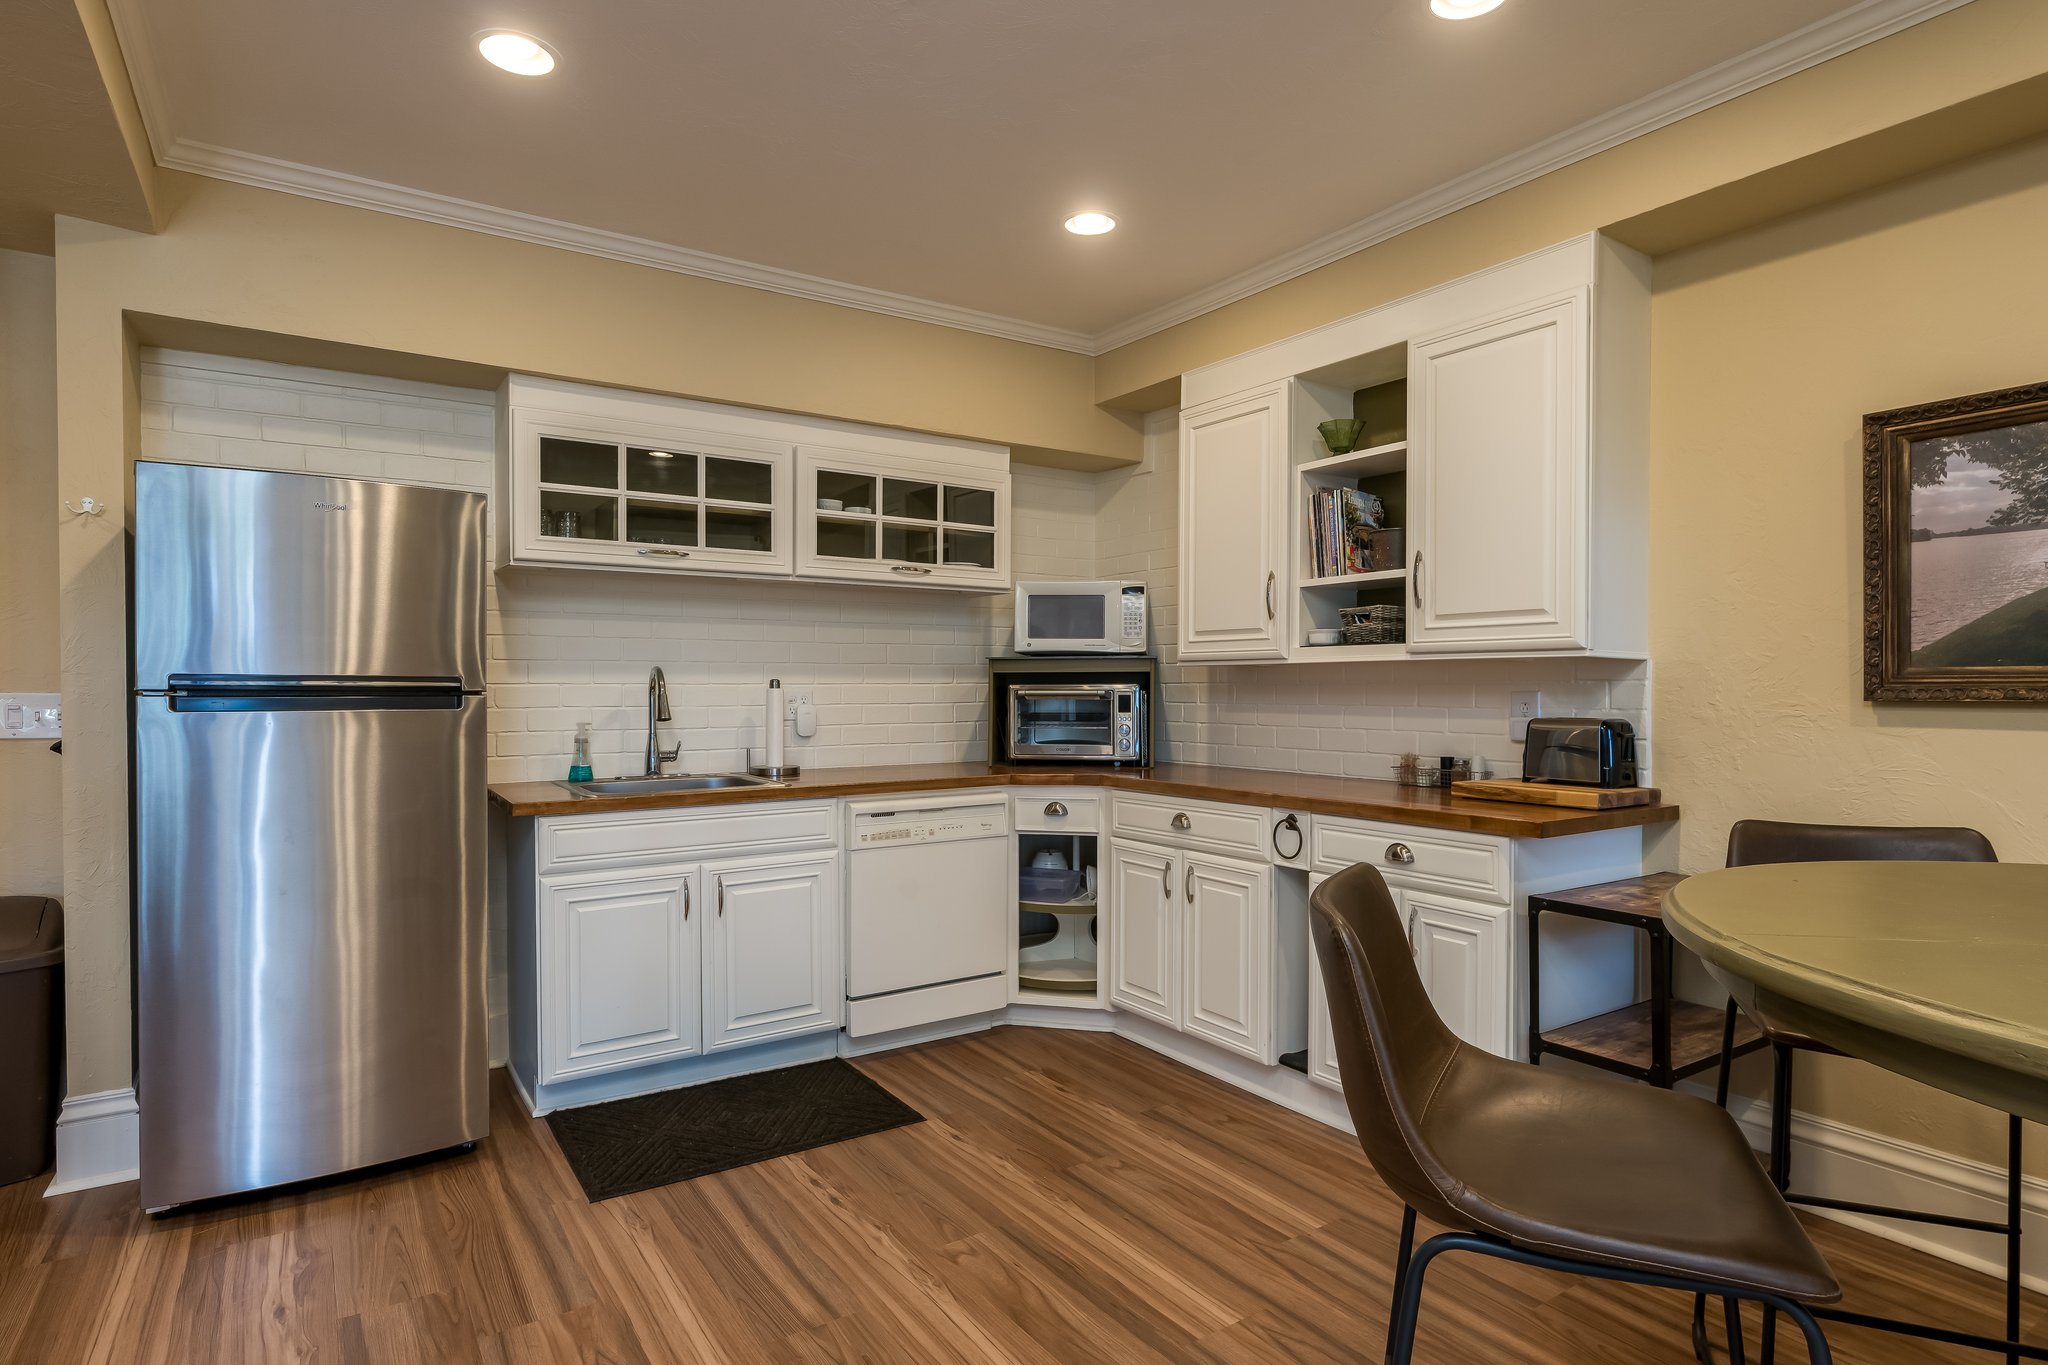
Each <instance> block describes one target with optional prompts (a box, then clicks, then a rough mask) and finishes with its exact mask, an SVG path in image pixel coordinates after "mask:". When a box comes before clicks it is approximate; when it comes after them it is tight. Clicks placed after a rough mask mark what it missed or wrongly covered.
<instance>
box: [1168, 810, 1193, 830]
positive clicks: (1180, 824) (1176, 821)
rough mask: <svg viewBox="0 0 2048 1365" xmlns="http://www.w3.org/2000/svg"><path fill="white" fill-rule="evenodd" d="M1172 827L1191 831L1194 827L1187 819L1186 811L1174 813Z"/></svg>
mask: <svg viewBox="0 0 2048 1365" xmlns="http://www.w3.org/2000/svg"><path fill="white" fill-rule="evenodd" d="M1173 827H1174V828H1175V829H1193V828H1194V827H1195V822H1194V821H1192V820H1190V819H1188V813H1187V812H1186V811H1184V810H1183V811H1175V812H1174V815H1173Z"/></svg>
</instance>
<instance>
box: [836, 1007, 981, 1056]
mask: <svg viewBox="0 0 2048 1365" xmlns="http://www.w3.org/2000/svg"><path fill="white" fill-rule="evenodd" d="M1001 1019H1002V1015H1001V1014H1000V1013H995V1014H970V1015H968V1016H967V1017H966V1018H964V1019H944V1020H941V1021H940V1022H938V1023H936V1024H913V1025H912V1026H911V1027H909V1028H899V1029H891V1030H890V1031H889V1032H887V1033H873V1034H869V1035H868V1036H867V1037H864V1038H856V1037H854V1036H853V1035H852V1034H850V1033H842V1034H840V1035H839V1055H840V1056H842V1057H865V1056H867V1055H869V1054H870V1053H874V1052H894V1051H895V1050H896V1049H897V1048H901V1047H916V1046H917V1045H918V1044H919V1043H936V1042H938V1041H939V1040H940V1039H942V1038H959V1037H963V1036H965V1035H967V1034H969V1033H983V1032H986V1031H987V1030H989V1029H991V1028H994V1027H995V1026H996V1024H997V1022H998V1021H1000V1020H1001Z"/></svg>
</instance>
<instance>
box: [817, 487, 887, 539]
mask: <svg viewBox="0 0 2048 1365" xmlns="http://www.w3.org/2000/svg"><path fill="white" fill-rule="evenodd" d="M818 497H819V498H820V499H821V500H828V501H832V502H836V503H838V504H839V505H840V506H841V507H844V508H846V509H848V510H849V511H854V512H872V511H874V510H875V476H874V475H872V474H848V473H845V472H844V471H841V470H837V469H821V470H819V471H818ZM869 558H873V556H872V555H870V556H869Z"/></svg>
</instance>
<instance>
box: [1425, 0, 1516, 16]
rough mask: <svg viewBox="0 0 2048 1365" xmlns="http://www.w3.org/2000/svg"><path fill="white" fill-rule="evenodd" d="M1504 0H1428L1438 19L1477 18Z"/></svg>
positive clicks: (1500, 4) (1494, 8)
mask: <svg viewBox="0 0 2048 1365" xmlns="http://www.w3.org/2000/svg"><path fill="white" fill-rule="evenodd" d="M1504 3H1506V0H1429V7H1430V9H1432V10H1434V11H1435V12H1436V16H1437V17H1438V18H1439V19H1477V18H1478V17H1479V16H1480V15H1482V14H1490V13H1492V12H1493V11H1494V10H1497V9H1499V8H1500V7H1501V6H1502V5H1503V4H1504Z"/></svg>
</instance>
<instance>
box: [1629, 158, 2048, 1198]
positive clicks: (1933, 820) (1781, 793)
mask: <svg viewBox="0 0 2048 1365" xmlns="http://www.w3.org/2000/svg"><path fill="white" fill-rule="evenodd" d="M2044 237H2048V141H2042V142H2036V143H2033V144H2031V145H2029V146H2026V147H2024V148H2019V149H2014V150H2012V151H2009V152H2006V153H2002V154H1999V155H1996V156H1993V157H1988V158H1985V159H1982V160H1980V161H1977V162H1974V163H1971V164H1967V165H1964V166H1960V167H1955V168H1952V169H1949V170H1947V171H1944V172H1941V173H1938V174H1935V175H1932V176H1929V177H1925V178H1922V179H1919V180H1916V181H1912V182H1909V183H1906V184H1903V185H1900V186H1898V187H1895V188H1893V189H1891V190H1888V191H1884V192H1881V193H1878V194H1875V195H1869V196H1865V197H1862V198H1859V199H1856V200H1852V201H1849V202H1846V203H1843V204H1841V205H1839V206H1837V207H1834V208H1830V209H1827V210H1823V211H1820V212H1817V213H1813V214H1809V215H1806V216H1803V217H1800V218H1797V219H1794V220H1790V221H1787V222H1785V223H1782V224H1779V225H1776V226H1773V227H1769V228H1764V229H1759V230H1756V231H1752V232H1748V233H1744V234H1741V235H1739V236H1736V237H1733V238H1730V239H1728V240H1725V241H1722V242H1719V243H1714V244H1711V245H1708V246H1705V247H1702V248H1699V249H1696V250H1693V251H1689V252H1685V253H1681V254H1678V255H1674V256H1670V257H1666V258H1664V259H1662V260H1659V261H1658V262H1657V266H1656V297H1655V303H1654V309H1653V318H1654V343H1653V345H1654V374H1655V378H1654V403H1653V423H1654V429H1653V437H1652V439H1653V442H1654V451H1655V455H1654V461H1653V470H1652V479H1651V495H1652V509H1651V545H1652V547H1653V550H1652V568H1651V598H1650V629H1651V652H1652V656H1653V657H1654V658H1655V660H1656V672H1655V678H1654V691H1655V695H1654V700H1653V706H1654V709H1655V712H1656V716H1657V735H1658V744H1657V772H1658V779H1659V782H1660V785H1662V786H1663V787H1664V789H1665V790H1666V791H1667V792H1669V793H1670V794H1671V795H1672V796H1674V797H1675V798H1676V799H1677V800H1678V801H1679V802H1680V803H1682V804H1683V806H1684V808H1685V818H1684V821H1683V823H1682V824H1681V826H1680V833H1681V843H1680V861H1681V866H1682V867H1683V868H1684V869H1685V870H1687V871H1698V870H1703V869H1706V868H1712V867H1719V866H1720V865H1721V861H1722V854H1723V851H1724V846H1725V843H1726V840H1727V835H1728V826H1729V824H1730V823H1731V822H1733V821H1734V820H1737V819H1740V818H1743V817H1746V816H1756V817H1764V818H1776V819H1793V820H1839V821H1852V822H1868V823H1875V824H1882V823H1912V824H1967V825H1974V826H1976V827H1977V828H1978V829H1981V830H1983V831H1984V832H1985V833H1986V834H1988V835H1989V836H1990V837H1991V839H1992V841H1993V843H1995V844H1996V845H1997V847H1998V850H1999V853H2000V855H2001V856H2003V857H2005V858H2007V859H2009V860H2014V861H2026V862H2044V861H2048V821H2044V819H2043V817H2044V815H2048V711H2043V710H2042V709H2041V708H2038V707H1996V706H1976V707H1969V706H1931V707H1930V706H1901V705H1887V706H1872V705H1870V704H1868V703H1866V702H1864V701H1863V700H1862V672H1861V652H1860V636H1861V629H1862V610H1863V607H1862V579H1861V560H1862V523H1861V504H1862V463H1861V461H1862V456H1861V419H1862V414H1864V413H1866V412H1873V411H1876V410H1879V409H1883V408H1893V407H1901V406H1906V405H1909V404H1915V403H1922V402H1928V401H1932V400H1936V399H1940V398H1946V397H1953V396H1956V395H1960V394H1967V393H1976V392H1980V391H1983V390H1988V389H1998V388H2006V387H2011V386H2014V385H2019V384H2029V383H2039V382H2040V381H2042V380H2043V379H2048V271H2043V270H2042V269H2041V268H2040V265H2039V260H2038V258H2039V254H2040V248H2041V243H2042V242H2043V240H2044ZM1929 913H1930V914H1939V913H1940V910H1939V907H1930V909H1929ZM1753 1074H1754V1079H1755V1081H1756V1083H1757V1084H1761V1082H1762V1079H1763V1073H1762V1070H1761V1069H1759V1070H1757V1071H1756V1072H1755V1073H1753ZM1799 1075H1800V1076H1801V1085H1800V1088H1799V1093H1798V1095H1797V1104H1798V1107H1799V1108H1800V1109H1802V1110H1807V1111H1811V1112H1817V1113H1820V1114H1823V1115H1825V1116H1827V1117H1830V1118H1834V1119H1837V1120H1840V1121H1842V1122H1845V1123H1850V1124H1854V1125H1856V1126H1857V1127H1861V1128H1867V1129H1872V1130H1875V1131H1877V1132H1881V1133H1888V1134H1891V1135H1893V1136H1895V1137H1899V1138H1904V1139H1906V1140H1908V1141H1912V1142H1918V1143H1924V1144H1927V1145H1929V1146H1932V1147H1936V1148H1940V1149H1944V1150H1948V1151H1957V1152H1962V1153H1964V1154H1967V1155H1970V1156H1973V1157H1977V1158H1980V1159H1986V1160H1992V1159H2002V1157H2001V1154H2002V1150H2003V1149H2002V1147H2001V1146H2000V1145H1999V1144H2000V1143H2001V1142H2002V1134H2003V1131H2004V1127H2003V1121H2002V1119H2000V1118H1999V1117H1997V1116H1995V1115H1992V1114H1990V1113H1988V1112H1986V1111H1984V1110H1982V1109H1978V1108H1975V1107H1974V1106H1969V1105H1964V1104H1961V1103H1957V1102H1952V1101H1948V1100H1946V1099H1944V1098H1943V1097H1942V1096H1940V1095H1937V1094H1935V1093H1934V1092H1931V1091H1928V1090H1926V1089H1923V1088H1921V1087H1919V1086H1916V1085H1914V1084H1912V1083H1910V1082H1907V1081H1904V1080H1899V1079H1896V1078H1893V1077H1890V1076H1888V1075H1886V1074H1884V1073H1882V1072H1878V1071H1876V1070H1875V1069H1873V1068H1870V1067H1866V1066H1861V1065H1858V1064H1856V1063H1851V1062H1841V1061H1836V1060H1834V1059H1816V1061H1815V1062H1811V1063H1809V1062H1805V1061H1802V1063H1801V1069H1800V1072H1799ZM2036 1145H2037V1146H2038V1145H2039V1144H2036ZM2036 1169H2048V1162H2044V1163H2041V1164H2039V1165H2037V1166H2036Z"/></svg>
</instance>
